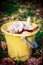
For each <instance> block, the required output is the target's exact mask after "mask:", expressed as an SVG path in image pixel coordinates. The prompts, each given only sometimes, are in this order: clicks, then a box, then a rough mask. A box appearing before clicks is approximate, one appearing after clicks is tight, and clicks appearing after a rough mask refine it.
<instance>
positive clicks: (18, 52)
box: [1, 21, 39, 61]
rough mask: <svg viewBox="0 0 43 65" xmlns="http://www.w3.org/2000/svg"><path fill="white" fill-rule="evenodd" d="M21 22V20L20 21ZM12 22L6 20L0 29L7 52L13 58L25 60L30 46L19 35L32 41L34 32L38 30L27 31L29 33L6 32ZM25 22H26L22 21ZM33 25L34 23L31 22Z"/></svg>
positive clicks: (30, 50)
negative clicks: (4, 39)
mask: <svg viewBox="0 0 43 65" xmlns="http://www.w3.org/2000/svg"><path fill="white" fill-rule="evenodd" d="M22 22H23V21H22ZM13 23H14V22H8V23H6V24H4V25H2V27H1V30H2V32H4V35H5V38H6V42H7V47H8V54H9V56H10V57H11V58H12V59H14V60H23V61H25V60H27V59H28V58H30V57H31V53H32V48H31V47H30V46H28V45H27V44H26V42H24V41H23V40H22V39H21V37H27V39H28V40H29V41H30V42H31V43H33V42H34V39H35V35H36V33H37V32H38V31H39V29H37V30H36V31H35V32H32V33H29V34H12V33H8V32H7V31H6V29H7V28H8V27H9V26H10V25H12V24H13ZM23 23H24V24H26V22H23ZM33 25H36V24H34V23H33Z"/></svg>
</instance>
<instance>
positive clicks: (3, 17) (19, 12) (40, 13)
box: [0, 1, 43, 65]
mask: <svg viewBox="0 0 43 65" xmlns="http://www.w3.org/2000/svg"><path fill="white" fill-rule="evenodd" d="M4 7H5V6H3V9H1V10H0V59H3V58H4V57H9V56H8V53H7V47H6V41H5V38H4V35H3V33H2V32H1V26H2V25H3V24H4V23H6V22H10V21H15V20H17V21H18V20H22V21H26V18H27V17H29V16H30V17H31V22H35V23H37V24H39V25H40V32H38V34H37V35H36V39H35V40H36V42H37V43H38V48H37V49H35V52H34V49H33V53H32V57H35V58H37V59H38V58H40V57H42V56H43V51H42V50H43V9H42V7H40V6H37V5H35V4H32V3H30V2H28V1H26V2H23V3H22V2H10V3H8V5H6V7H5V8H4ZM3 43H4V44H3ZM32 59H33V58H32ZM7 60H8V58H7ZM5 62H6V61H5ZM17 62H18V61H17ZM27 62H28V61H27ZM32 62H33V61H32ZM21 63H22V62H21ZM21 63H20V64H21ZM18 65H19V63H18ZM24 65H25V63H24ZM27 65H28V64H27Z"/></svg>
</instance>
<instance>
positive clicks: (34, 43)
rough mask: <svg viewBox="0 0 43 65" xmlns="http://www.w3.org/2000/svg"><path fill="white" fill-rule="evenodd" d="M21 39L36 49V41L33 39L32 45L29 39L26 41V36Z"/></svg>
mask: <svg viewBox="0 0 43 65" xmlns="http://www.w3.org/2000/svg"><path fill="white" fill-rule="evenodd" d="M22 40H23V41H25V42H26V43H27V44H28V45H29V46H30V47H31V48H34V49H36V48H37V47H38V45H37V43H36V41H34V42H33V45H32V43H31V42H30V41H28V40H27V39H26V38H24V37H23V38H22Z"/></svg>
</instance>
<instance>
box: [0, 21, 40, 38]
mask: <svg viewBox="0 0 43 65" xmlns="http://www.w3.org/2000/svg"><path fill="white" fill-rule="evenodd" d="M22 22H23V21H22ZM8 23H13V22H7V23H5V24H3V25H2V27H1V31H2V32H3V33H4V34H8V35H13V36H22V37H26V36H32V35H35V34H36V33H37V32H38V31H39V30H40V29H39V28H38V29H37V30H36V31H34V32H31V33H27V34H13V33H9V32H7V31H5V30H4V29H3V27H4V26H5V25H6V24H8ZM33 24H35V23H33Z"/></svg>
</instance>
